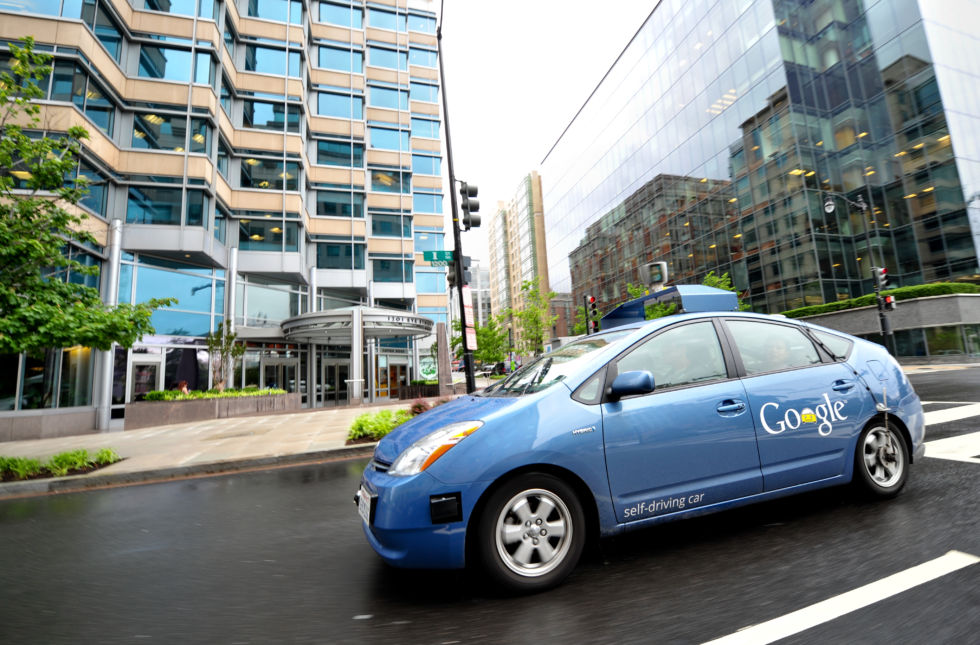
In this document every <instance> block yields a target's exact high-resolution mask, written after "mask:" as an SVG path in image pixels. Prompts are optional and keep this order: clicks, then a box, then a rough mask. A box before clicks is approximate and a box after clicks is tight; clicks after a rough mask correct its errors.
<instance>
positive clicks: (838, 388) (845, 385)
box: [833, 381, 854, 392]
mask: <svg viewBox="0 0 980 645" xmlns="http://www.w3.org/2000/svg"><path fill="white" fill-rule="evenodd" d="M852 387H854V382H853V381H837V382H836V383H834V387H833V390H834V392H847V391H848V390H849V389H851V388H852Z"/></svg>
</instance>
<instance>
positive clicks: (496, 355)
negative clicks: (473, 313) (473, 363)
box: [473, 316, 510, 365]
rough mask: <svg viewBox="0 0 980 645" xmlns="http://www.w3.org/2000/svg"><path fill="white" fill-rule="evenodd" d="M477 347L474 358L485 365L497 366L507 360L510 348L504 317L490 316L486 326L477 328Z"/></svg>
mask: <svg viewBox="0 0 980 645" xmlns="http://www.w3.org/2000/svg"><path fill="white" fill-rule="evenodd" d="M476 346H477V348H476V351H475V352H474V353H473V358H475V359H476V360H478V361H480V362H481V363H483V364H484V365H495V364H496V363H499V362H501V361H502V360H504V359H505V358H507V352H508V351H510V347H509V345H508V342H507V329H506V328H505V327H504V326H503V320H502V317H500V316H490V318H489V319H488V320H487V324H486V325H483V326H480V325H477V326H476Z"/></svg>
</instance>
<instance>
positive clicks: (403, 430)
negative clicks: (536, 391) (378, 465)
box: [374, 396, 534, 464]
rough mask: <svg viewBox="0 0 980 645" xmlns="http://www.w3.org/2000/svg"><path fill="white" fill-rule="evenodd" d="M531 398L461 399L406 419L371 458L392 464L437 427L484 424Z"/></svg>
mask: <svg viewBox="0 0 980 645" xmlns="http://www.w3.org/2000/svg"><path fill="white" fill-rule="evenodd" d="M530 398H534V397H491V396H464V397H460V398H458V399H455V400H453V401H450V402H449V403H444V404H442V405H439V406H436V407H435V408H432V409H431V410H429V411H427V412H423V413H422V414H420V415H418V416H417V417H414V418H412V419H409V420H408V421H406V422H405V423H403V424H402V425H400V426H398V427H397V428H395V429H394V430H392V431H391V433H390V434H388V435H387V436H385V437H384V438H383V439H382V440H381V441H380V442H378V446H377V448H375V450H374V458H375V459H376V460H378V461H382V462H385V463H389V464H390V463H392V462H393V461H394V460H395V459H396V458H397V457H398V455H400V454H401V453H402V452H404V451H405V449H406V448H408V447H409V446H411V445H412V444H413V443H415V442H416V441H418V440H419V439H421V438H422V437H424V436H425V435H427V434H429V433H430V432H434V431H436V430H438V429H439V428H441V427H443V426H446V425H449V424H450V423H457V422H459V421H483V422H487V421H488V420H489V419H490V418H491V417H493V416H496V415H497V414H499V413H500V412H501V411H503V410H507V409H509V408H511V407H513V406H515V405H519V404H521V403H524V402H526V401H527V400H528V399H530Z"/></svg>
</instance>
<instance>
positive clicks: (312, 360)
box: [306, 265, 322, 408]
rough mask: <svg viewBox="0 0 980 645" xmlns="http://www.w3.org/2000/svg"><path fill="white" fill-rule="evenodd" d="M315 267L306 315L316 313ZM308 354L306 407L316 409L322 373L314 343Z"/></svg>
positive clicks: (311, 344) (311, 269)
mask: <svg viewBox="0 0 980 645" xmlns="http://www.w3.org/2000/svg"><path fill="white" fill-rule="evenodd" d="M316 290H317V286H316V266H315V265H314V266H311V267H310V296H309V301H308V302H307V306H306V311H307V313H311V314H312V313H316V311H317V309H318V308H319V307H318V303H317V297H316ZM308 351H309V354H308V355H307V357H306V407H308V408H315V407H317V400H316V393H317V386H318V385H322V384H321V383H320V381H319V379H320V375H321V374H322V371H317V369H316V362H317V361H316V359H317V351H318V350H317V344H316V343H315V342H314V341H312V340H311V341H310V345H309V350H308Z"/></svg>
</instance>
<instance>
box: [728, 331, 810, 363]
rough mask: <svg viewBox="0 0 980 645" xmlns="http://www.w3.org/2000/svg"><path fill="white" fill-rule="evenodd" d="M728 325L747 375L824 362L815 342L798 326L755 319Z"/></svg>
mask: <svg viewBox="0 0 980 645" xmlns="http://www.w3.org/2000/svg"><path fill="white" fill-rule="evenodd" d="M725 324H726V325H728V329H729V331H730V332H731V335H732V339H733V340H734V341H735V347H736V349H737V350H738V353H739V355H740V356H741V357H742V365H743V366H744V367H745V372H746V374H749V375H751V374H762V373H764V372H775V371H779V370H787V369H793V368H797V367H806V366H808V365H816V364H817V363H819V362H820V354H818V353H817V348H816V347H814V345H813V342H812V341H811V340H810V339H809V338H807V337H806V335H805V334H804V333H803V332H802V331H800V330H799V329H797V328H796V327H791V326H788V325H772V324H769V323H764V322H756V321H754V320H728V321H726V323H725Z"/></svg>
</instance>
